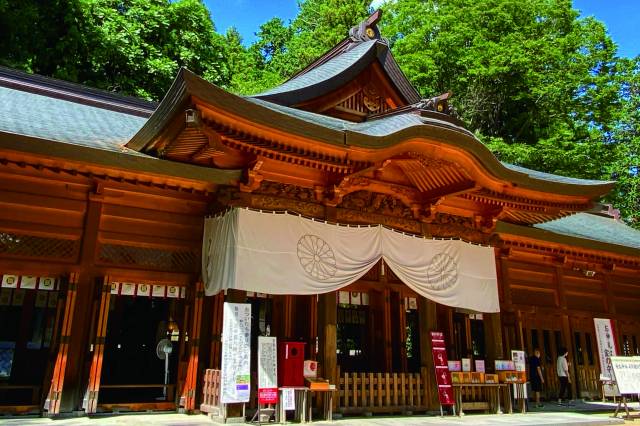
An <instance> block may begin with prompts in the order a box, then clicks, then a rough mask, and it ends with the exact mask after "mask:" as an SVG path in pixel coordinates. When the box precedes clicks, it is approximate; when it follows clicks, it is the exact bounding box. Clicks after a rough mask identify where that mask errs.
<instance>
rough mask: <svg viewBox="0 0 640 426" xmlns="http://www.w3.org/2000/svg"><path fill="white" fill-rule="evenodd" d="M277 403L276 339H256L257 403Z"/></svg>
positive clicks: (260, 337)
mask: <svg viewBox="0 0 640 426" xmlns="http://www.w3.org/2000/svg"><path fill="white" fill-rule="evenodd" d="M277 402H278V359H277V356H276V338H275V337H264V336H259V337H258V403H260V404H275V403H277Z"/></svg>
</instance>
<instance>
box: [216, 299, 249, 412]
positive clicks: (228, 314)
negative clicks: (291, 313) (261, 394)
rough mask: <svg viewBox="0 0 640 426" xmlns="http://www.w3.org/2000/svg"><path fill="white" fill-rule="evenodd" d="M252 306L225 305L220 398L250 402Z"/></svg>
mask: <svg viewBox="0 0 640 426" xmlns="http://www.w3.org/2000/svg"><path fill="white" fill-rule="evenodd" d="M250 365H251V305H250V304H245V303H226V302H225V304H224V315H223V317H222V378H221V379H222V383H221V391H220V393H221V397H220V401H221V402H222V403H225V404H229V403H236V402H249V394H250V392H251V382H250V378H251V367H250Z"/></svg>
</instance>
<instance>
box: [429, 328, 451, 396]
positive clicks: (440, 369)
mask: <svg viewBox="0 0 640 426" xmlns="http://www.w3.org/2000/svg"><path fill="white" fill-rule="evenodd" d="M431 353H432V354H433V365H434V367H435V374H436V383H437V384H438V398H439V400H440V404H441V405H454V404H455V398H454V396H453V388H452V387H451V373H449V364H448V363H447V348H446V347H445V344H444V333H442V332H441V331H432V332H431Z"/></svg>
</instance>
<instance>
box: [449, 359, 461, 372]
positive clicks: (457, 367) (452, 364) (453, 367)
mask: <svg viewBox="0 0 640 426" xmlns="http://www.w3.org/2000/svg"><path fill="white" fill-rule="evenodd" d="M447 365H448V367H449V371H462V362H460V361H447Z"/></svg>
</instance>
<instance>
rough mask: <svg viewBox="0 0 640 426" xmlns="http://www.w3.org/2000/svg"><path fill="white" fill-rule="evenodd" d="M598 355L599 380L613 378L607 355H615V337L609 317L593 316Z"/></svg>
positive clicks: (616, 352)
mask: <svg viewBox="0 0 640 426" xmlns="http://www.w3.org/2000/svg"><path fill="white" fill-rule="evenodd" d="M593 323H594V325H595V328H596V341H597V342H598V356H599V358H600V380H613V370H612V367H611V362H610V361H609V357H612V356H616V355H617V354H618V351H617V349H616V337H615V332H614V329H613V324H612V323H611V320H610V319H605V318H594V319H593Z"/></svg>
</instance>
